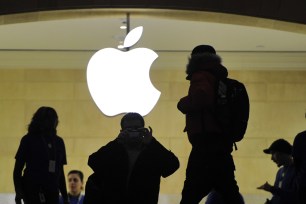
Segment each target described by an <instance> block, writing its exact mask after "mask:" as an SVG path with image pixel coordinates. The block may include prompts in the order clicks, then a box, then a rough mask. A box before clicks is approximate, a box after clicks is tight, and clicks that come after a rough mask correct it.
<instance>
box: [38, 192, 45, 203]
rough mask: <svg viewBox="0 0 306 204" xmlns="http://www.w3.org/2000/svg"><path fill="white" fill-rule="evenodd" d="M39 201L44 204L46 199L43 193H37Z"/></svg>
mask: <svg viewBox="0 0 306 204" xmlns="http://www.w3.org/2000/svg"><path fill="white" fill-rule="evenodd" d="M39 200H40V202H41V203H45V202H46V198H45V195H44V194H43V193H41V192H40V193H39Z"/></svg>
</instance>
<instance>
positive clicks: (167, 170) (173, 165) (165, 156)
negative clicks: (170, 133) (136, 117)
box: [154, 138, 180, 178]
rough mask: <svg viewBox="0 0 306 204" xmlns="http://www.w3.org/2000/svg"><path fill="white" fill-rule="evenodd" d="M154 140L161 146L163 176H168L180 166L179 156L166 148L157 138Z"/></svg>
mask: <svg viewBox="0 0 306 204" xmlns="http://www.w3.org/2000/svg"><path fill="white" fill-rule="evenodd" d="M154 140H155V141H154V142H155V143H156V145H158V146H159V148H158V149H159V151H160V159H161V162H162V174H161V175H162V177H164V178H166V177H168V176H170V175H171V174H173V173H174V172H175V171H176V170H177V169H178V168H179V167H180V162H179V160H178V158H177V157H176V156H175V154H173V153H172V152H171V151H170V150H168V149H166V148H165V147H164V146H163V145H162V144H160V143H159V142H158V141H157V140H156V139H155V138H154Z"/></svg>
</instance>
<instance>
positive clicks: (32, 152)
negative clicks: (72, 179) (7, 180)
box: [13, 107, 69, 204]
mask: <svg viewBox="0 0 306 204" xmlns="http://www.w3.org/2000/svg"><path fill="white" fill-rule="evenodd" d="M57 125H58V116H57V113H56V111H55V110H54V109H53V108H51V107H40V108H39V109H38V110H37V111H36V112H35V113H34V115H33V117H32V120H31V123H30V124H29V127H28V133H27V134H26V135H25V136H23V137H22V139H21V142H20V145H19V147H18V150H17V153H16V156H15V159H16V161H15V166H14V173H13V178H14V186H15V191H16V198H15V201H16V204H17V203H20V204H21V200H23V201H24V203H25V204H56V203H58V201H59V192H60V193H61V195H62V197H63V199H64V203H69V202H68V196H67V189H66V181H65V175H64V165H65V164H67V159H66V150H65V144H64V141H63V139H62V138H61V137H59V136H57V130H56V128H57Z"/></svg>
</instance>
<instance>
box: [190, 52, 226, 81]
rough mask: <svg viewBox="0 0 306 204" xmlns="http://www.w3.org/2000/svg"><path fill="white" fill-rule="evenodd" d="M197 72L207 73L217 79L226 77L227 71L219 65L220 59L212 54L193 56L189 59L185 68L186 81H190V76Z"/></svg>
mask: <svg viewBox="0 0 306 204" xmlns="http://www.w3.org/2000/svg"><path fill="white" fill-rule="evenodd" d="M197 71H208V72H210V73H212V74H213V75H214V76H215V77H216V78H218V79H223V78H226V77H227V76H228V71H227V69H226V68H225V67H224V66H223V65H222V64H221V58H220V57H219V56H218V55H216V54H212V53H201V54H194V55H192V56H191V57H190V58H189V63H188V64H187V67H186V74H187V77H186V79H187V80H190V79H191V76H192V74H193V73H195V72H197Z"/></svg>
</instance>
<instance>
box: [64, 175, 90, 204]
mask: <svg viewBox="0 0 306 204" xmlns="http://www.w3.org/2000/svg"><path fill="white" fill-rule="evenodd" d="M67 177H68V179H67V180H68V188H69V192H68V200H69V203H70V204H83V201H84V195H82V190H83V183H84V174H83V172H82V171H80V170H71V171H69V173H68V175H67ZM63 203H64V200H63V197H60V202H59V204H63Z"/></svg>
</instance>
